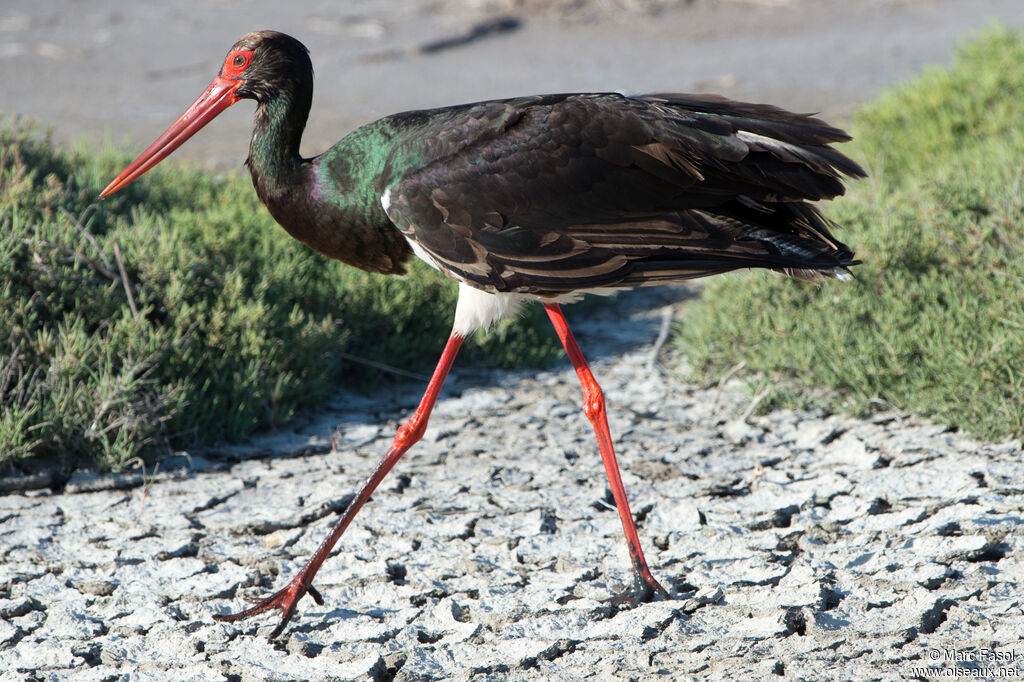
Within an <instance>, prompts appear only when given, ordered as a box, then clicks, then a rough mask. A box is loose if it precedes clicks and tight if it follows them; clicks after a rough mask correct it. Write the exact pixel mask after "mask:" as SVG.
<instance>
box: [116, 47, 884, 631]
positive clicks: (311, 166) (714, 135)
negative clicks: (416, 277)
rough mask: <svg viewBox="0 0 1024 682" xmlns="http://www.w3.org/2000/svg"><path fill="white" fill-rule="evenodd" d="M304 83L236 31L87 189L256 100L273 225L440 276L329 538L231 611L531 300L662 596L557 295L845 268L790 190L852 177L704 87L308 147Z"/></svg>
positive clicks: (475, 109) (361, 498)
mask: <svg viewBox="0 0 1024 682" xmlns="http://www.w3.org/2000/svg"><path fill="white" fill-rule="evenodd" d="M312 95H313V68H312V65H311V63H310V60H309V55H308V51H307V49H306V47H305V46H304V45H302V43H300V42H299V41H297V40H295V39H294V38H292V37H290V36H287V35H284V34H282V33H277V32H273V31H258V32H255V33H250V34H248V35H246V36H244V37H243V38H242V39H241V40H239V41H238V42H237V43H235V44H234V46H232V48H231V50H230V51H229V52H228V54H227V57H226V58H225V60H224V64H223V65H222V66H221V69H220V73H219V74H218V75H217V77H216V78H214V79H213V82H211V83H210V85H209V86H208V87H207V88H206V90H205V91H204V92H203V94H201V95H200V96H199V99H197V100H196V101H195V102H194V103H193V104H192V105H191V106H190V107H189V108H188V109H187V110H186V111H185V113H184V114H182V115H181V117H180V118H179V119H178V120H177V121H175V122H174V123H173V124H172V125H171V126H170V127H169V128H168V129H167V131H166V132H165V133H164V134H163V135H161V136H160V137H159V138H157V140H156V141H155V142H153V144H152V145H150V146H149V148H147V149H146V150H145V151H144V152H143V153H142V154H141V155H140V156H139V158H137V159H136V160H135V161H134V162H132V164H131V165H130V166H128V167H127V168H126V169H125V170H124V171H123V172H122V173H121V174H120V175H119V176H118V177H117V178H116V179H115V180H114V181H113V182H111V183H110V185H109V186H108V187H107V188H106V189H104V190H103V192H102V194H101V196H102V197H106V196H109V195H110V194H113V193H114V192H116V191H117V190H118V189H120V188H121V187H124V186H125V185H127V184H128V183H129V182H131V181H133V180H134V179H136V178H138V177H139V176H140V175H142V174H143V173H145V172H146V171H147V170H149V169H150V168H152V167H153V166H154V165H156V164H157V163H159V162H160V161H161V160H162V159H164V158H165V157H166V156H167V155H169V154H170V153H171V152H173V151H174V150H175V149H176V148H177V147H178V146H180V145H181V144H182V143H184V142H185V141H186V140H187V139H188V138H189V137H191V136H192V135H193V134H194V133H195V132H196V131H198V130H199V129H200V128H202V127H203V126H205V125H206V124H207V123H209V122H210V121H211V120H212V119H213V118H215V117H216V116H217V115H218V114H219V113H220V112H222V111H224V110H225V109H226V108H228V107H229V106H231V105H232V104H234V103H235V102H238V101H239V100H242V99H253V100H256V118H255V130H254V132H253V137H252V142H251V144H250V146H249V158H248V161H247V164H248V166H249V170H250V172H251V173H252V181H253V185H254V186H255V188H256V193H257V194H258V195H259V197H260V199H261V200H262V201H263V203H264V204H265V205H266V207H267V209H268V210H269V211H270V213H271V214H272V215H273V216H274V218H275V219H276V220H277V222H279V223H280V224H281V225H282V226H283V227H284V229H285V230H287V231H288V233H289V234H291V235H292V236H293V237H295V238H296V239H298V240H300V241H302V242H303V243H305V244H307V245H308V246H309V247H310V248H312V249H314V250H316V251H319V252H320V253H322V254H324V255H326V256H329V257H331V258H336V259H338V260H340V261H343V262H345V263H348V264H349V265H354V266H355V267H358V268H362V269H364V270H368V271H370V272H378V273H383V274H388V275H400V274H402V273H403V272H405V268H406V265H407V262H408V260H409V258H410V257H411V256H412V255H413V254H415V255H416V256H418V257H419V258H421V259H422V260H424V261H426V262H427V263H428V264H430V265H431V266H433V267H435V268H437V269H438V270H440V271H441V272H442V273H444V274H445V275H447V276H448V277H451V278H452V279H455V280H456V281H458V283H459V300H458V304H457V306H456V309H455V322H454V325H453V328H452V332H451V336H450V337H449V339H448V342H447V344H446V345H445V348H444V351H443V353H442V354H441V359H440V361H439V362H438V365H437V368H436V369H435V370H434V374H433V377H432V378H431V379H430V382H429V384H428V386H427V389H426V393H425V394H424V395H423V399H422V400H421V401H420V403H419V406H418V407H417V408H416V411H415V413H414V414H413V415H412V418H411V419H409V421H408V422H406V423H405V424H404V425H403V426H402V427H401V428H399V429H398V433H397V435H396V436H395V439H394V443H393V444H392V446H391V447H390V448H389V449H388V451H387V453H386V454H385V455H384V457H383V458H382V459H381V460H380V462H379V463H378V464H377V466H376V468H375V469H374V471H373V473H372V475H371V476H370V477H369V478H368V479H367V480H366V481H365V482H364V483H363V485H362V487H360V489H359V491H358V492H357V494H356V496H355V498H354V499H353V500H352V502H351V504H350V505H349V506H348V508H347V509H346V510H345V512H344V514H343V515H342V517H341V518H340V519H339V520H338V522H337V523H336V525H335V526H334V528H333V530H332V531H331V533H330V535H328V537H327V538H325V539H324V541H323V543H321V545H320V547H319V548H318V549H317V551H316V553H315V554H314V555H313V556H312V557H311V558H310V560H309V561H308V562H307V563H306V564H305V566H304V567H303V568H302V570H300V571H299V573H298V574H297V575H296V576H295V577H294V578H293V579H292V580H291V582H289V583H288V584H287V585H286V586H285V587H284V588H283V589H282V590H280V591H279V592H277V593H275V594H273V595H270V596H268V597H265V598H263V599H259V600H257V601H256V604H255V605H254V606H253V607H251V608H249V609H246V610H244V611H241V612H238V613H233V614H226V615H221V616H216V618H218V619H219V620H226V621H233V620H238V619H241V618H247V617H249V616H252V615H254V614H257V613H260V612H262V611H266V610H268V609H272V608H277V609H280V610H281V611H282V612H283V616H282V619H281V622H280V623H279V624H278V626H277V627H276V628H275V629H274V631H273V633H272V634H271V637H276V636H277V635H278V634H280V633H281V632H282V631H283V630H284V628H285V626H286V625H287V623H288V622H289V620H290V619H291V618H292V616H293V615H294V613H295V608H296V605H297V604H298V602H299V600H300V599H301V598H302V597H303V595H305V594H306V593H309V594H310V595H311V596H312V597H313V599H314V600H315V601H316V602H317V604H321V605H322V604H323V599H322V597H321V596H320V594H319V592H318V591H317V590H316V589H315V588H314V587H313V578H314V576H315V575H316V573H317V571H318V570H319V569H320V566H321V564H323V562H324V560H325V559H327V556H328V555H329V554H330V552H331V549H332V548H333V547H334V545H335V544H336V543H337V542H338V540H339V539H340V537H341V535H342V534H343V533H344V532H345V529H346V528H347V527H348V525H349V523H351V521H352V519H353V518H354V517H355V515H356V513H357V512H358V511H359V509H360V508H361V507H362V506H363V504H364V503H365V502H366V501H367V500H368V499H369V498H370V495H371V494H372V493H373V491H374V489H376V487H377V486H378V484H380V482H381V480H382V479H383V478H384V477H385V476H386V475H387V473H388V472H389V471H390V470H391V468H392V467H393V466H394V465H395V463H396V462H397V461H398V460H399V458H401V457H402V455H403V454H404V453H405V452H406V451H407V450H408V449H409V448H410V447H411V446H412V445H413V444H414V443H415V442H416V441H417V440H419V439H420V437H421V436H422V435H423V432H424V430H425V429H426V426H427V419H428V418H429V416H430V412H431V409H432V408H433V406H434V403H435V401H436V400H437V397H438V394H439V393H440V391H441V386H442V384H443V383H444V380H445V377H446V376H447V374H448V371H449V369H450V368H451V365H452V362H453V361H454V359H455V355H456V353H457V352H458V350H459V347H460V345H461V344H462V341H463V339H465V338H466V336H468V335H469V334H471V333H473V332H474V331H475V330H477V329H480V328H486V327H487V326H488V325H490V324H491V323H493V322H495V321H496V320H498V319H501V318H503V317H506V316H508V315H512V314H514V313H515V311H516V310H517V309H518V308H519V307H520V306H521V305H522V304H523V303H524V302H528V301H539V302H540V303H541V304H542V305H543V306H544V309H545V310H546V312H547V314H548V316H549V317H550V319H551V323H552V324H553V325H554V327H555V331H556V333H557V334H558V337H559V339H560V340H561V342H562V344H563V346H564V347H565V351H566V353H567V354H568V356H569V359H570V360H571V361H572V364H573V367H574V368H575V369H576V373H577V375H578V376H579V380H580V383H581V384H582V387H583V411H584V413H585V414H586V416H587V417H588V418H589V419H590V421H591V422H592V424H593V427H594V431H595V432H596V434H597V443H598V447H599V449H600V452H601V458H602V460H603V461H604V468H605V472H606V473H607V475H608V481H609V483H610V486H611V490H612V494H613V497H614V499H615V504H616V506H617V507H618V511H619V516H620V517H621V520H622V527H623V530H624V531H625V535H626V542H627V544H628V547H629V554H630V557H631V560H632V564H633V573H634V579H633V584H632V586H631V587H630V589H628V590H626V591H625V592H623V593H622V594H619V595H617V596H615V597H613V598H612V601H613V602H615V603H621V604H637V603H640V602H642V601H645V600H649V599H651V598H653V597H655V596H657V597H662V598H667V597H668V593H667V592H666V591H665V589H664V588H663V587H662V586H661V585H660V584H659V583H658V581H657V580H656V579H655V578H654V576H653V575H651V571H650V569H649V568H648V566H647V561H646V559H644V554H643V550H642V549H641V547H640V539H639V537H638V536H637V531H636V524H635V523H634V521H633V517H632V515H631V513H630V511H629V504H628V502H627V501H626V493H625V490H624V489H623V486H622V479H621V477H620V476H619V467H618V464H617V463H616V460H615V453H614V450H613V448H612V438H611V434H610V433H609V430H608V422H607V419H606V417H605V406H604V397H603V395H602V393H601V389H600V387H599V386H598V384H597V382H596V381H595V379H594V376H593V375H592V374H591V372H590V369H589V367H588V366H587V362H586V360H585V359H584V357H583V355H582V353H581V352H580V349H579V347H578V346H577V345H576V341H575V340H574V339H573V336H572V332H571V331H570V330H569V327H568V325H567V324H566V321H565V318H564V317H563V315H562V311H561V309H560V308H559V303H560V302H566V301H571V300H574V299H576V298H578V297H579V296H580V295H581V294H582V293H584V292H588V291H609V290H614V289H618V288H628V287H635V286H643V285H651V284H662V283H665V282H675V281H678V280H684V279H691V278H695V277H704V276H706V275H713V274H716V273H721V272H727V271H730V270H736V269H740V268H768V269H770V270H775V271H777V272H781V273H783V274H786V275H789V276H792V277H797V278H800V279H806V280H818V279H822V278H837V279H843V278H845V277H847V276H848V274H849V273H848V271H847V268H848V267H849V266H852V265H856V264H857V262H858V261H855V260H854V259H853V253H852V252H851V251H850V249H849V248H847V247H846V246H845V245H844V244H843V243H841V242H840V241H838V240H837V239H835V238H834V237H833V236H832V234H831V232H830V228H831V227H833V225H832V223H831V222H830V221H829V220H828V219H826V218H825V217H823V216H822V215H821V213H819V212H818V210H817V208H815V206H814V205H812V204H811V203H809V202H813V201H815V200H819V199H831V198H833V197H835V196H838V195H841V194H843V191H844V187H843V181H842V178H843V176H848V177H863V176H864V171H863V170H861V168H860V167H859V166H858V165H857V164H856V163H854V162H853V161H851V160H850V159H849V158H847V157H846V156H844V155H843V154H841V153H839V152H837V151H836V150H834V149H833V148H832V147H831V146H829V145H830V144H831V143H834V142H842V141H845V140H848V139H849V137H848V136H847V135H846V134H845V133H844V132H843V131H842V130H839V129H837V128H833V127H831V126H829V125H827V124H826V123H824V122H822V121H820V120H818V119H816V118H813V117H811V116H809V115H805V114H793V113H790V112H788V111H784V110H782V109H778V108H776V107H772V106H768V105H762V104H747V103H741V102H735V101H731V100H727V99H724V98H722V97H718V96H711V95H687V94H659V95H645V96H624V95H620V94H616V93H599V94H561V95H539V96H533V97H518V98H515V99H506V100H495V101H487V102H477V103H474V104H464V105H460V106H453V107H446V108H443V109H431V110H424V111H410V112H406V113H401V114H395V115H393V116H388V117H386V118H383V119H381V120H379V121H376V122H374V123H370V124H368V125H366V126H363V127H362V128H359V129H358V130H356V131H354V132H352V133H351V134H349V135H348V136H347V137H345V138H344V139H343V140H341V141H340V142H338V143H337V144H336V145H334V146H333V147H331V148H330V149H328V150H327V151H326V152H324V153H323V154H321V155H320V156H316V157H314V158H311V159H305V158H302V157H301V156H300V155H299V140H300V138H301V136H302V132H303V129H304V128H305V125H306V119H307V117H308V114H309V109H310V103H311V100H312Z"/></svg>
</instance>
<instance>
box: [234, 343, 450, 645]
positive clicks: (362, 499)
mask: <svg viewBox="0 0 1024 682" xmlns="http://www.w3.org/2000/svg"><path fill="white" fill-rule="evenodd" d="M461 345H462V337H461V336H459V335H457V334H455V333H454V332H452V335H451V336H450V337H448V343H447V344H446V345H445V347H444V352H443V353H442V354H441V359H440V360H438V362H437V367H436V368H435V369H434V376H432V377H431V379H430V383H429V384H428V385H427V390H426V392H425V393H424V394H423V399H422V400H420V404H419V406H418V407H417V408H416V412H414V413H413V415H412V418H410V419H409V421H407V422H406V423H405V424H403V425H402V426H401V427H399V429H398V433H397V434H395V441H394V443H393V444H392V445H391V447H390V448H389V449H388V451H387V453H386V454H385V455H384V457H383V458H382V459H381V460H380V462H378V463H377V467H376V468H375V469H374V470H373V473H372V474H371V475H370V477H369V478H368V479H366V481H365V482H364V483H363V485H362V487H361V488H359V492H357V493H356V496H355V499H353V500H352V502H351V503H350V504H349V505H348V508H347V509H346V510H345V513H344V514H343V515H342V517H341V518H340V519H339V520H338V522H337V523H336V524H334V528H333V529H332V530H331V534H330V535H328V536H327V537H326V538H324V541H323V542H321V543H320V546H319V547H318V548H317V550H316V552H315V553H314V554H313V556H312V557H310V559H309V561H307V562H306V565H305V566H303V567H302V570H300V571H299V572H298V574H297V575H296V576H295V577H294V578H292V580H291V582H290V583H288V584H287V585H286V586H285V587H284V589H282V590H280V591H279V592H275V593H274V594H272V595H270V596H269V597H265V598H263V599H258V600H256V605H255V606H253V607H252V608H248V609H246V610H244V611H240V612H238V613H228V614H224V615H220V616H214V619H216V620H223V621H235V620H241V619H242V618H248V617H249V616H254V615H256V614H257V613H262V612H263V611H267V610H268V609H281V611H282V612H283V614H284V615H283V616H282V617H281V622H280V623H278V625H277V627H276V628H274V631H273V632H272V633H270V636H271V637H277V636H278V635H279V634H281V632H282V631H283V630H284V628H285V626H286V625H288V621H290V620H291V618H292V616H293V615H295V607H296V605H297V604H298V603H299V600H300V599H302V597H303V595H304V594H306V593H307V592H308V593H309V594H310V595H311V596H312V597H313V600H314V601H315V602H316V603H317V604H321V605H322V604H323V603H324V601H323V598H322V597H321V596H320V593H319V592H317V591H316V589H315V588H314V587H313V576H315V575H316V573H317V571H319V570H320V566H321V564H323V563H324V561H325V560H326V559H327V557H328V555H330V553H331V550H332V549H333V548H334V545H335V544H337V542H338V540H339V539H341V536H342V534H343V533H344V532H345V529H346V528H348V525H349V524H350V523H351V522H352V519H354V518H355V516H356V514H357V513H359V510H360V508H362V506H363V504H365V503H366V501H367V500H368V499H370V495H372V494H373V491H374V490H376V488H377V486H378V485H380V482H381V481H382V480H384V477H385V476H387V475H388V472H389V471H391V467H393V466H395V463H396V462H397V461H398V460H399V459H401V458H402V455H404V454H405V453H406V451H407V450H408V449H409V448H411V447H412V446H413V444H415V443H416V441H418V440H419V439H420V438H421V437H422V436H423V432H424V431H426V429H427V420H428V419H429V418H430V411H431V410H433V409H434V403H436V402H437V396H438V395H439V394H440V393H441V387H442V386H443V385H444V380H445V378H446V377H447V376H448V370H450V369H451V367H452V362H454V360H455V355H456V354H457V353H458V352H459V347H460V346H461Z"/></svg>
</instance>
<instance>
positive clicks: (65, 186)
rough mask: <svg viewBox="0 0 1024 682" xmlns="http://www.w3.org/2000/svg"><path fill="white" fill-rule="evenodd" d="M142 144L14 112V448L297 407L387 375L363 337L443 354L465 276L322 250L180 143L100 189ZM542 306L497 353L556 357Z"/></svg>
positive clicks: (2, 387) (76, 451) (127, 452)
mask: <svg viewBox="0 0 1024 682" xmlns="http://www.w3.org/2000/svg"><path fill="white" fill-rule="evenodd" d="M127 160H128V159H126V158H125V157H124V156H123V155H120V154H115V153H112V152H109V151H108V152H106V153H104V154H102V155H100V156H96V155H94V154H90V153H88V152H86V151H84V150H73V151H67V150H61V149H55V148H54V146H53V144H52V143H51V141H50V140H49V139H48V137H47V136H45V135H42V134H40V133H39V132H38V131H36V130H35V129H34V128H33V127H32V126H28V125H25V124H22V123H18V122H11V123H9V124H8V125H6V126H3V127H0V313H2V314H0V406H2V409H0V463H3V462H6V461H11V460H13V459H16V458H19V457H24V456H29V455H40V456H51V457H58V458H60V459H61V460H62V461H63V463H64V464H65V465H67V466H69V467H71V466H76V465H79V464H82V463H86V464H94V465H97V466H99V467H101V468H108V469H115V470H116V469H118V468H120V467H123V466H124V465H125V463H126V462H128V461H129V460H131V459H132V458H134V457H136V456H138V455H147V456H148V455H153V454H159V453H160V452H162V451H164V452H165V451H166V448H167V447H168V446H171V447H185V446H190V445H194V444H196V443H201V442H210V441H218V440H223V439H226V440H236V439H238V438H241V437H243V436H245V435H247V434H249V433H251V432H252V431H253V430H255V429H260V428H270V427H275V426H279V425H281V424H284V423H285V422H287V421H288V420H289V419H290V418H291V417H292V416H293V415H294V414H295V412H296V410H298V409H300V408H302V407H305V406H309V405H315V404H317V403H318V402H319V401H321V400H322V399H323V397H324V396H325V395H326V394H327V393H328V392H329V391H330V390H331V389H332V387H334V386H336V385H338V384H339V383H344V384H352V383H358V384H366V383H367V381H368V380H371V379H372V378H373V377H374V376H376V370H371V369H368V368H367V367H366V366H365V365H362V364H358V363H353V362H350V361H349V360H347V359H346V358H350V357H352V356H357V357H362V358H365V359H367V360H370V361H375V362H380V363H385V364H387V365H391V366H395V367H398V368H405V369H407V370H417V371H420V372H424V371H429V368H430V367H431V366H432V364H433V362H434V361H435V360H436V359H437V356H438V355H439V353H440V349H441V347H442V345H443V343H444V340H445V338H446V337H447V335H448V333H449V331H450V328H451V319H452V314H453V311H454V306H455V299H456V295H457V292H456V289H455V286H454V284H453V283H451V282H449V281H447V280H445V279H444V278H443V277H441V276H440V275H438V274H437V273H435V272H434V271H432V270H431V269H430V268H428V267H426V266H423V265H422V264H419V263H418V262H417V263H415V264H414V266H413V268H412V270H411V272H410V274H409V275H408V276H407V277H404V278H387V277H383V276H377V275H369V274H367V273H364V272H361V271H359V270H355V269H353V268H349V267H346V266H344V265H342V264H340V263H337V262H334V261H330V260H328V259H326V258H322V257H320V256H319V255H317V254H315V253H313V252H312V251H310V250H309V249H307V248H306V247H304V246H303V245H301V244H299V243H298V242H296V241H294V240H293V239H291V237H289V236H288V235H287V234H286V233H285V232H284V231H283V230H281V229H280V228H279V227H278V226H277V225H276V224H275V223H274V222H273V220H272V219H271V218H270V216H269V215H268V214H267V212H266V210H265V209H264V208H263V207H262V206H261V205H260V204H259V202H258V200H257V199H256V197H255V193H254V192H253V189H252V185H251V183H250V181H249V179H248V178H247V177H242V176H240V175H214V174H210V173H200V172H196V171H194V170H188V169H182V168H181V167H180V166H175V165H174V164H173V163H168V164H166V167H164V168H158V169H155V170H154V171H152V172H151V173H149V174H148V175H147V176H146V178H145V179H144V180H143V181H140V182H136V183H134V184H132V185H131V186H129V187H127V188H125V189H124V190H122V192H120V193H118V194H117V195H115V196H114V197H113V198H112V199H109V200H106V201H103V202H99V203H97V201H96V196H97V195H98V193H99V191H100V190H101V189H102V188H103V187H104V186H105V184H106V182H107V181H109V180H110V178H112V177H113V176H114V175H115V174H116V172H117V171H118V170H120V168H122V167H123V166H124V165H125V163H126V162H127ZM122 271H123V272H124V276H122ZM542 322H543V320H542V319H541V317H540V315H539V314H538V311H533V313H532V314H531V315H528V316H527V317H526V318H525V319H524V320H521V321H518V322H510V323H506V324H505V325H504V326H502V327H500V328H499V330H498V333H497V334H495V335H492V336H491V337H490V338H485V339H483V340H482V342H481V344H480V346H481V347H482V351H483V352H482V354H483V355H484V356H485V357H486V358H487V359H489V360H490V361H492V362H496V363H498V364H502V365H515V364H522V363H530V362H533V363H540V362H545V361H547V360H550V359H551V358H552V357H555V355H556V353H557V346H556V344H557V342H556V341H554V340H553V335H551V334H550V332H549V331H547V330H546V329H545V328H544V327H543V326H541V324H540V323H542ZM470 352H472V350H470Z"/></svg>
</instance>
